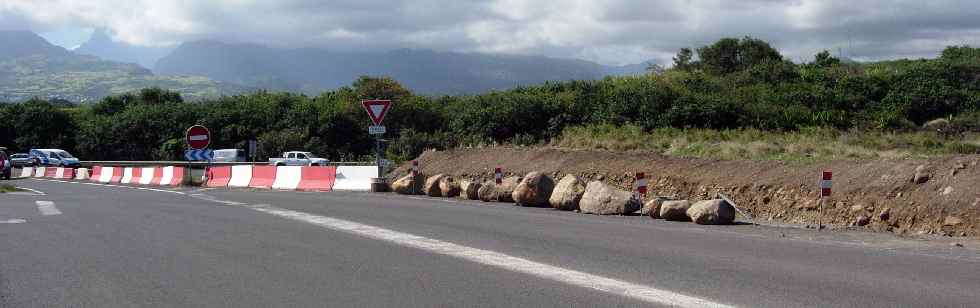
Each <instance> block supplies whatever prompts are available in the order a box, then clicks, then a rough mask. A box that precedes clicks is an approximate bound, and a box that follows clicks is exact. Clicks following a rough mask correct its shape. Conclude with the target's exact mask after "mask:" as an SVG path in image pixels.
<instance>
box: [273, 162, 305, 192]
mask: <svg viewBox="0 0 980 308" xmlns="http://www.w3.org/2000/svg"><path fill="white" fill-rule="evenodd" d="M302 179H303V166H280V167H276V180H275V182H272V189H282V190H296V187H299V182H300V180H302Z"/></svg>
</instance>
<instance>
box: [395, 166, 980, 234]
mask: <svg viewBox="0 0 980 308" xmlns="http://www.w3.org/2000/svg"><path fill="white" fill-rule="evenodd" d="M418 161H419V164H420V166H421V170H422V172H423V173H424V174H439V173H445V174H452V175H455V176H457V177H458V178H468V179H479V180H492V178H493V168H494V167H501V168H503V171H504V173H505V175H504V176H505V177H506V176H509V175H516V176H522V175H525V174H527V173H528V172H531V171H541V172H543V173H545V174H548V175H551V176H552V178H555V179H560V178H561V177H563V176H564V175H565V174H575V175H578V176H580V177H582V178H583V179H585V180H587V181H589V180H599V181H603V182H606V183H608V184H611V185H615V186H617V187H619V188H623V189H631V188H632V185H633V174H635V173H636V172H645V173H646V177H647V178H648V179H650V180H649V184H648V186H649V190H650V196H658V195H659V196H670V197H674V198H681V199H691V200H704V199H711V198H713V197H714V196H715V194H716V193H719V192H720V193H724V194H726V195H727V196H728V197H730V198H731V199H733V201H734V202H735V203H736V205H737V206H738V207H739V208H740V209H742V210H745V211H746V212H748V213H751V215H752V216H754V217H755V218H756V220H757V221H760V220H761V221H765V220H769V221H778V222H788V223H797V224H815V223H817V221H818V219H820V207H819V205H820V199H819V180H820V175H821V172H822V171H824V170H831V171H833V172H834V181H833V183H834V192H833V197H832V198H831V199H830V202H828V204H827V207H825V208H824V210H823V211H824V215H823V216H824V218H823V219H822V220H823V222H824V223H831V224H834V225H836V226H852V225H855V222H856V221H857V219H858V218H859V217H861V216H863V217H870V218H871V221H870V222H869V223H868V224H867V225H866V226H864V227H863V228H867V229H869V230H876V231H890V232H895V233H900V234H904V233H913V234H944V235H951V236H973V237H977V236H980V167H978V166H977V165H978V163H980V155H964V156H947V157H941V158H932V159H915V160H874V161H831V162H821V163H788V162H778V161H752V160H738V161H722V160H707V159H689V158H678V157H665V156H662V155H658V154H643V153H612V152H602V151H568V150H561V149H555V148H510V147H496V148H484V149H459V150H452V151H427V152H425V153H423V154H422V155H421V156H420V157H419V159H418ZM410 168H411V166H410V164H406V165H404V166H401V167H400V168H398V169H397V170H395V171H394V172H393V173H392V174H391V176H393V177H394V176H398V175H402V174H405V173H406V172H407V171H408V170H410ZM917 169H918V170H919V172H920V175H921V173H926V174H928V178H929V179H928V180H927V181H925V182H924V183H921V184H916V183H915V182H914V181H913V178H915V177H916V171H917ZM885 211H887V213H884V214H885V215H881V214H882V213H883V212H885Z"/></svg>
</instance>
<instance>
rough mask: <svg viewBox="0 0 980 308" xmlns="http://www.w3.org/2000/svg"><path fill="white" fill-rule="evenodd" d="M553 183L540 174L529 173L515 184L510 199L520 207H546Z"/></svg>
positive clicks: (549, 178)
mask: <svg viewBox="0 0 980 308" xmlns="http://www.w3.org/2000/svg"><path fill="white" fill-rule="evenodd" d="M554 189H555V181H554V180H552V179H551V177H550V176H547V175H545V174H543V173H541V172H537V171H534V172H531V173H528V174H527V175H526V176H524V179H522V180H521V182H520V183H518V184H517V188H515V189H514V193H513V194H511V198H513V199H514V202H517V205H520V206H548V199H549V198H551V192H552V191H553V190H554Z"/></svg>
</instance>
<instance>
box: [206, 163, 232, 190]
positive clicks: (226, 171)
mask: <svg viewBox="0 0 980 308" xmlns="http://www.w3.org/2000/svg"><path fill="white" fill-rule="evenodd" d="M207 174H208V182H207V183H205V186H207V187H225V186H228V182H231V166H219V167H211V168H208V172H207Z"/></svg>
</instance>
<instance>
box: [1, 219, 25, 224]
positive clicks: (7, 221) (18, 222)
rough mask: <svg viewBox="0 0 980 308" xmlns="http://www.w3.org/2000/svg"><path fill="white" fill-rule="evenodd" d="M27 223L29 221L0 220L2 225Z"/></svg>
mask: <svg viewBox="0 0 980 308" xmlns="http://www.w3.org/2000/svg"><path fill="white" fill-rule="evenodd" d="M25 222H27V221H26V220H23V219H7V220H0V224H22V223H25Z"/></svg>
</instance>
